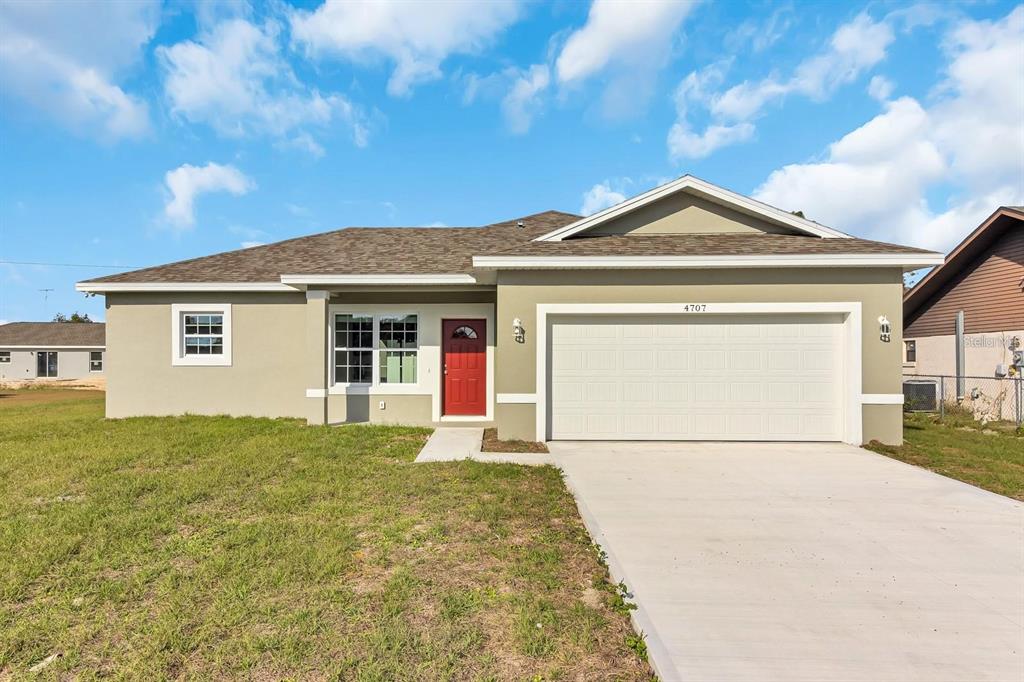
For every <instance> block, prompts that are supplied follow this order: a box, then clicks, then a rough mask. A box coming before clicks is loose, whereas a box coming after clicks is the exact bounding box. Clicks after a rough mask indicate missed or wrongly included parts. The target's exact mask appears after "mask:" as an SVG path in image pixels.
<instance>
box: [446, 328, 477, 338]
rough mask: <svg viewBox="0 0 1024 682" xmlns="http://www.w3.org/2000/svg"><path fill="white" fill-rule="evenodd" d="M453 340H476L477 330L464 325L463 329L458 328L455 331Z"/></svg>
mask: <svg viewBox="0 0 1024 682" xmlns="http://www.w3.org/2000/svg"><path fill="white" fill-rule="evenodd" d="M452 338H453V339H475V338H476V330H475V329H473V328H472V327H468V326H466V325H462V326H461V327H457V328H456V329H455V331H453V332H452Z"/></svg>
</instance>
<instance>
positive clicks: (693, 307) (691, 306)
mask: <svg viewBox="0 0 1024 682" xmlns="http://www.w3.org/2000/svg"><path fill="white" fill-rule="evenodd" d="M707 309H708V304H707V303H687V304H686V305H684V306H683V312H684V313H704V312H707Z"/></svg>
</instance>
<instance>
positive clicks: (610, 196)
mask: <svg viewBox="0 0 1024 682" xmlns="http://www.w3.org/2000/svg"><path fill="white" fill-rule="evenodd" d="M625 200H626V195H625V194H623V193H622V192H618V191H616V190H613V189H612V187H611V183H610V182H609V181H608V180H605V181H604V182H602V183H598V184H596V185H594V186H593V187H591V188H590V189H589V190H587V191H586V192H584V193H583V204H582V205H581V206H580V213H581V214H582V215H591V214H593V213H597V212H598V211H603V210H604V209H606V208H608V207H609V206H614V205H615V204H619V203H622V202H623V201H625Z"/></svg>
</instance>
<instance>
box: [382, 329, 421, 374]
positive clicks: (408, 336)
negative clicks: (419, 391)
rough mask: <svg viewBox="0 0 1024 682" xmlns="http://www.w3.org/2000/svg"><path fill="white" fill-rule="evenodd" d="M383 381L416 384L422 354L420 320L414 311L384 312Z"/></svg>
mask: <svg viewBox="0 0 1024 682" xmlns="http://www.w3.org/2000/svg"><path fill="white" fill-rule="evenodd" d="M378 326H379V332H378V339H379V340H380V358H379V364H380V383H382V384H415V383H416V362H417V359H418V358H417V355H418V354H419V321H418V320H417V318H416V316H415V315H381V316H380V319H379V321H378Z"/></svg>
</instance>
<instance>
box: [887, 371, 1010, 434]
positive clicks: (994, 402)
mask: <svg viewBox="0 0 1024 682" xmlns="http://www.w3.org/2000/svg"><path fill="white" fill-rule="evenodd" d="M903 404H904V408H905V409H906V410H907V411H909V412H937V413H938V414H939V415H940V416H944V415H945V414H946V413H947V412H953V411H956V412H957V413H959V414H963V413H968V414H971V415H972V416H973V417H974V418H975V419H977V420H978V421H984V422H994V421H1007V422H1013V423H1014V424H1016V425H1017V426H1021V425H1022V424H1024V379H1022V378H1021V377H1019V376H1018V377H1006V378H1002V379H1000V378H997V377H957V376H945V375H924V374H920V375H904V376H903Z"/></svg>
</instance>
